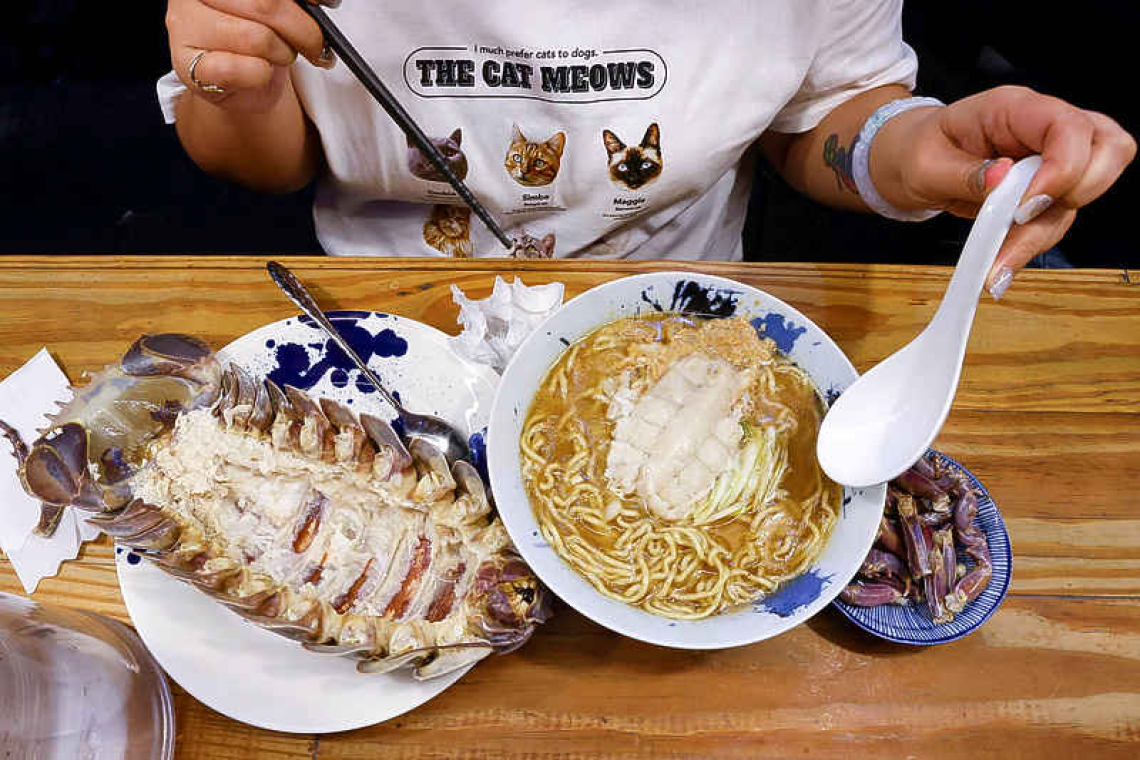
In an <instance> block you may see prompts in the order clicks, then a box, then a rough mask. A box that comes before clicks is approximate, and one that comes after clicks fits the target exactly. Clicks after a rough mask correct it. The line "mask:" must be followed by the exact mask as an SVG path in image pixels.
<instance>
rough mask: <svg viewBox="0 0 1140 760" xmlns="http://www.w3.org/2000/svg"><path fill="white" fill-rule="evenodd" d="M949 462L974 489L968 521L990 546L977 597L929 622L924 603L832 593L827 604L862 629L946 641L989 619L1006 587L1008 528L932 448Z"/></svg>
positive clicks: (978, 487)
mask: <svg viewBox="0 0 1140 760" xmlns="http://www.w3.org/2000/svg"><path fill="white" fill-rule="evenodd" d="M935 453H936V454H937V455H938V456H939V457H941V458H942V459H943V460H944V461H945V462H946V463H947V464H948V465H950V466H951V467H957V468H958V469H960V470H961V471H962V472H963V473H964V474H965V475H966V476H967V477H968V478H969V479H970V483H971V484H973V487H974V490H975V491H977V493H978V515H977V517H976V518H975V519H974V524H975V525H977V526H978V527H979V528H981V530H982V532H983V533H985V534H986V541H987V542H989V546H990V561H991V562H992V564H993V572H994V574H993V578H991V579H990V585H988V586H987V587H986V589H985V591H983V592H982V593H981V594H980V595H979V596H978V598H977V599H975V600H974V601H972V602H970V603H969V604H968V605H966V608H965V609H964V610H962V611H961V612H959V613H956V614H955V615H954V619H953V620H952V621H951V622H949V623H940V624H939V623H935V622H934V621H933V620H931V618H930V611H929V609H928V608H927V606H926V605H925V604H910V605H906V606H903V605H897V604H880V605H879V606H877V607H856V606H855V605H853V604H848V603H846V602H844V601H843V600H842V599H839V598H838V597H837V598H836V599H835V601H833V602H832V604H834V605H835V607H836V608H837V609H838V610H839V611H840V612H842V613H843V615H844V616H845V617H846V618H847V619H848V620H850V621H851V622H852V623H854V624H855V625H857V626H859V627H860V628H862V629H863V630H865V631H867V632H869V633H873V634H874V635H876V636H879V637H881V638H884V639H886V640H888V641H893V642H895V643H896V644H913V645H916V646H932V645H934V644H947V643H949V642H951V641H956V640H957V639H960V638H962V637H963V636H967V635H969V634H971V633H973V632H974V631H976V630H977V629H978V628H979V627H980V626H981V625H982V623H984V622H986V621H987V620H989V619H990V616H991V615H993V614H994V612H996V611H997V608H998V606H999V605H1000V604H1001V602H1002V600H1003V599H1004V598H1005V595H1006V592H1007V591H1008V590H1009V581H1010V573H1011V566H1012V564H1013V552H1012V550H1011V548H1010V544H1009V533H1007V532H1006V529H1005V523H1004V522H1003V521H1002V519H1001V513H1000V512H998V508H997V505H995V504H994V502H993V499H991V498H990V494H989V492H988V491H986V489H985V487H984V486H983V485H982V483H981V481H979V480H978V479H977V478H976V477H974V474H973V473H972V472H970V471H969V470H967V469H966V468H965V467H963V466H962V465H961V464H959V463H958V462H956V461H954V460H953V459H951V458H950V457H948V456H946V455H945V454H942V453H940V452H935Z"/></svg>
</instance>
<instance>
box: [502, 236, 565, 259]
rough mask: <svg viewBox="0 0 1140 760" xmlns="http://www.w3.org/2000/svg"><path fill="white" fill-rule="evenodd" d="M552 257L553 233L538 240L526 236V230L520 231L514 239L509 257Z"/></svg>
mask: <svg viewBox="0 0 1140 760" xmlns="http://www.w3.org/2000/svg"><path fill="white" fill-rule="evenodd" d="M553 255H554V233H553V232H551V233H550V234H549V235H546V236H544V237H543V238H542V239H541V240H540V239H538V238H536V237H531V236H530V235H528V234H527V233H526V230H521V231H520V232H519V236H518V237H517V238H515V247H514V248H512V249H511V257H512V258H515V259H549V258H550V257H552V256H553Z"/></svg>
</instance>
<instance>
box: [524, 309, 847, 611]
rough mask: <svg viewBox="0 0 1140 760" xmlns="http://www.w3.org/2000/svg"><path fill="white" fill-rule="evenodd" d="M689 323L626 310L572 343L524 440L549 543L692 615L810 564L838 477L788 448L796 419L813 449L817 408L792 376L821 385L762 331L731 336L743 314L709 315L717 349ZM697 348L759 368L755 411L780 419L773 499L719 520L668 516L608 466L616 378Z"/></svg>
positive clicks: (662, 605) (626, 591)
mask: <svg viewBox="0 0 1140 760" xmlns="http://www.w3.org/2000/svg"><path fill="white" fill-rule="evenodd" d="M731 321H732V320H728V321H727V322H731ZM687 322H688V320H684V321H682V320H680V319H678V318H676V317H675V316H674V317H671V316H668V315H666V316H658V317H656V321H654V320H644V319H640V320H638V319H633V320H630V319H627V320H618V321H617V322H614V323H611V324H610V325H607V326H605V327H603V328H601V329H599V330H597V331H595V332H594V333H593V334H592V335H590V336H587V337H586V338H585V339H583V340H582V341H579V342H578V343H575V344H574V345H573V346H572V347H571V348H570V350H568V351H567V353H566V354H565V355H564V356H563V358H562V359H561V360H560V361H559V362H558V363H557V364H556V365H555V367H554V368H553V370H552V371H551V372H550V373H549V374H548V376H547V379H546V380H545V381H544V384H543V387H544V388H548V389H549V391H548V392H547V393H546V396H545V398H546V402H545V411H542V412H539V413H536V412H535V411H534V410H532V412H531V414H530V416H528V418H527V420H526V422H525V425H524V427H523V433H522V436H521V440H520V442H519V446H520V452H521V454H522V471H523V479H524V482H525V484H526V488H527V492H528V495H529V496H530V499H531V503H532V506H533V508H534V511H535V514H536V517H537V518H538V522H539V525H540V527H541V529H542V534H543V536H544V537H546V539H547V540H548V541H549V543H550V545H551V547H552V548H553V549H554V550H555V551H556V552H557V553H558V554H559V555H560V556H561V557H562V558H563V559H564V560H565V561H567V562H568V563H569V564H570V565H571V566H572V567H574V568H575V569H576V570H577V571H578V572H579V573H581V574H582V575H583V576H584V577H585V578H586V579H587V580H588V581H589V582H590V583H591V584H592V585H593V586H594V587H595V588H596V589H598V590H599V591H600V592H601V593H603V594H604V595H605V596H607V597H609V598H612V599H616V600H619V601H622V602H625V603H628V604H632V605H637V606H639V607H641V608H643V609H645V610H647V611H649V612H652V613H655V614H658V615H664V616H667V617H671V618H677V619H686V620H693V619H700V618H703V617H707V616H709V615H713V614H716V613H718V612H721V611H723V610H725V609H729V608H731V607H734V606H737V605H741V604H745V603H749V602H753V601H755V600H756V599H757V598H758V597H760V596H762V595H763V594H765V593H769V592H771V591H772V590H774V589H776V588H778V586H779V584H780V583H782V582H784V581H786V580H788V579H789V578H792V577H795V576H796V575H798V574H799V573H802V572H803V571H804V570H805V569H806V568H807V567H809V566H810V565H811V563H812V562H813V561H814V560H815V558H816V557H817V556H818V555H819V553H820V552H821V551H822V549H823V545H824V544H825V543H826V541H827V537H828V536H829V535H830V532H831V529H832V527H833V526H834V524H835V521H836V519H837V517H838V502H839V498H840V496H841V490H840V489H839V487H838V486H836V485H835V484H834V483H832V482H831V481H830V480H827V479H826V477H825V476H824V475H823V474H822V473H821V472H820V470H819V467H818V464H817V463H816V462H815V459H814V456H807V457H803V456H800V457H799V460H802V461H799V460H795V459H793V454H792V451H791V444H790V441H791V440H792V439H793V437H794V436H795V435H796V434H797V430H798V429H799V427H800V425H801V424H807V425H808V426H809V427H808V428H807V430H808V431H809V433H810V436H811V439H810V442H811V443H812V444H813V445H812V446H811V447H810V448H805V447H804V446H802V445H801V446H800V448H801V449H802V450H805V451H809V450H813V449H814V435H815V431H816V430H817V429H818V424H819V410H818V408H817V409H814V410H813V411H811V413H810V414H808V415H807V416H806V417H805V416H804V414H803V412H802V411H801V412H799V413H797V410H796V409H795V408H793V407H792V406H790V405H789V404H788V403H785V402H784V400H783V399H784V395H785V393H787V392H789V389H791V392H792V393H793V397H794V393H795V392H796V389H798V392H799V394H800V396H803V395H804V394H805V393H807V394H810V395H811V397H812V398H813V399H814V398H815V390H814V387H813V386H812V385H811V381H810V379H809V378H808V377H807V376H806V374H805V373H804V372H803V371H802V370H800V369H799V368H798V367H796V366H795V365H793V364H791V363H790V362H787V361H786V360H784V359H783V358H781V357H779V356H777V355H776V353H775V352H774V351H773V350H772V348H771V347H770V346H763V344H760V343H759V341H753V343H755V344H756V345H757V346H762V350H756V351H753V352H752V353H751V354H749V353H748V352H749V351H750V350H751V349H750V348H749V347H748V346H747V345H745V344H746V343H747V341H740V340H736V339H735V338H733V337H732V333H731V331H732V330H734V329H736V326H734V325H726V324H724V323H723V322H722V323H721V324H716V323H708V324H710V325H714V326H715V327H714V329H715V330H721V331H722V332H724V331H727V332H724V335H726V336H729V338H730V339H727V340H724V339H722V340H721V343H720V344H719V345H722V346H726V347H727V348H725V349H724V352H723V353H721V354H718V350H719V349H717V344H709V343H708V342H707V341H706V340H705V337H706V336H705V335H704V334H698V333H700V331H701V330H702V329H703V328H701V327H694V326H693V325H692V324H689V323H687ZM745 324H746V323H745ZM749 329H751V328H749ZM660 336H665V342H661V340H660ZM710 340H711V339H710ZM710 345H711V348H710ZM742 346H743V348H742ZM697 350H705V351H710V350H711V351H712V353H714V354H717V355H719V356H721V358H723V359H725V360H727V361H729V362H732V363H735V365H736V366H738V367H739V368H740V369H744V368H745V367H751V368H753V370H754V377H755V379H754V382H753V384H752V386H751V390H750V391H749V395H748V396H747V397H746V399H745V401H744V404H743V409H744V411H745V412H746V413H748V414H754V416H755V417H756V421H755V422H753V423H752V424H765V425H771V426H772V428H773V429H774V430H775V431H776V432H777V440H778V442H779V445H780V446H781V448H780V450H779V452H778V456H780V457H781V458H784V459H786V460H787V464H786V466H784V467H783V468H782V470H774V472H776V473H778V475H777V477H778V478H779V479H780V480H779V483H778V484H777V486H776V488H775V490H773V491H768V489H760V490H763V491H765V492H769V493H770V494H771V495H770V496H769V497H768V499H767V501H766V503H763V504H747V505H738V506H742V510H741V511H740V512H739V513H738V514H733V515H732V516H731V517H727V518H725V519H723V520H718V522H717V523H716V524H714V525H698V524H695V523H693V522H692V521H689V522H686V520H681V521H679V522H676V523H668V522H665V521H663V520H661V519H660V518H657V517H656V516H654V515H653V514H652V513H650V512H649V511H648V510H647V509H646V508H645V507H644V505H642V504H640V502H639V501H638V500H637V499H636V498H635V499H633V500H631V499H630V498H629V497H626V496H623V495H621V494H615V493H613V492H612V491H610V489H609V486H608V484H607V482H606V479H605V468H606V458H607V452H608V446H609V436H610V435H611V434H612V421H611V420H609V419H608V418H607V410H608V407H609V404H610V403H611V402H612V400H613V398H614V394H615V388H616V387H617V384H616V381H615V380H614V378H624V379H623V380H622V381H621V382H622V383H623V384H625V385H627V386H628V387H629V388H631V389H632V390H633V391H634V392H637V393H639V392H641V391H643V390H644V389H646V388H648V387H649V386H650V385H651V384H652V383H654V382H656V380H658V379H660V377H661V376H662V375H663V374H664V373H665V371H667V369H668V367H669V366H670V365H671V363H672V362H673V361H675V360H676V359H678V358H680V357H681V356H683V355H685V354H686V353H693V352H694V351H697ZM599 436H601V438H599ZM805 440H806V439H805ZM754 477H755V476H754ZM797 478H799V481H798V482H799V483H800V485H799V492H798V493H792V492H791V491H790V490H789V489H790V486H789V485H788V484H789V483H793V482H796V479H797ZM753 479H754V478H753ZM793 490H794V489H793ZM746 492H747V491H746ZM611 505H612V506H611ZM733 511H734V510H727V512H733ZM720 514H726V512H725V511H722V512H720Z"/></svg>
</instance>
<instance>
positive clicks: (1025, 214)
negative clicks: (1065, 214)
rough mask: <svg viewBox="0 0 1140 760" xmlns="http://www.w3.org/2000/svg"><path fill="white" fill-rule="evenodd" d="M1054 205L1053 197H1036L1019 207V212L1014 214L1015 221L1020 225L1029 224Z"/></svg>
mask: <svg viewBox="0 0 1140 760" xmlns="http://www.w3.org/2000/svg"><path fill="white" fill-rule="evenodd" d="M1052 205H1053V196H1051V195H1044V194H1043V195H1035V196H1033V197H1032V198H1030V199H1029V200H1027V201H1026V202H1025V203H1022V204H1021V205H1020V206H1018V207H1017V211H1015V212H1014V213H1013V221H1015V222H1017V223H1018V224H1028V223H1029V222H1031V221H1033V220H1034V219H1036V218H1037V217H1038V216H1040V215H1041V213H1042V212H1043V211H1044V210H1045V209H1047V208H1049V207H1050V206H1052Z"/></svg>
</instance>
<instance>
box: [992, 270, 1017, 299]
mask: <svg viewBox="0 0 1140 760" xmlns="http://www.w3.org/2000/svg"><path fill="white" fill-rule="evenodd" d="M1011 282H1013V270H1012V269H1010V268H1009V267H1002V268H1001V269H999V270H998V273H997V276H996V277H994V281H993V284H992V285H990V295H991V296H993V298H994V300H995V301H1000V300H1001V297H1002V296H1004V295H1005V291H1007V290H1009V284H1010V283H1011Z"/></svg>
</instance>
